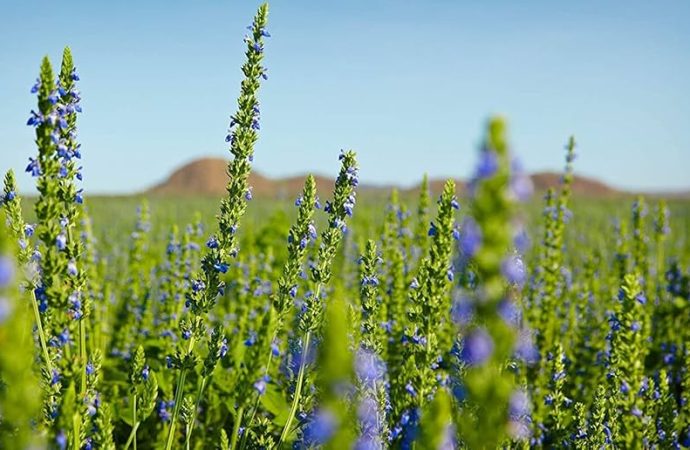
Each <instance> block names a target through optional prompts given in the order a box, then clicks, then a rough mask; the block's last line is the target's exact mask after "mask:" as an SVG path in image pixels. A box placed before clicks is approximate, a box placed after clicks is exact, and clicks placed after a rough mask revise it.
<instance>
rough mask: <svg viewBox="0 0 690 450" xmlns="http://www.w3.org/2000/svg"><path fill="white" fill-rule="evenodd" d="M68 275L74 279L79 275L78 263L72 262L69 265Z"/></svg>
mask: <svg viewBox="0 0 690 450" xmlns="http://www.w3.org/2000/svg"><path fill="white" fill-rule="evenodd" d="M67 273H68V274H69V275H71V276H73V277H76V276H77V273H79V271H78V270H77V263H76V262H74V261H70V262H68V263H67Z"/></svg>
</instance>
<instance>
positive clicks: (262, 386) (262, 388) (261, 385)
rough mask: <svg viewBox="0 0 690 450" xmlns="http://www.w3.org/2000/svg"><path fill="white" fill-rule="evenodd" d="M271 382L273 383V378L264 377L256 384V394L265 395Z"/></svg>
mask: <svg viewBox="0 0 690 450" xmlns="http://www.w3.org/2000/svg"><path fill="white" fill-rule="evenodd" d="M269 381H271V377H269V376H268V375H264V376H263V377H261V378H259V379H258V380H256V381H255V382H254V389H256V392H258V393H259V395H264V393H265V392H266V387H267V383H268V382H269Z"/></svg>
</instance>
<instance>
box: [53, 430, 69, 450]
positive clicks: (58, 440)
mask: <svg viewBox="0 0 690 450" xmlns="http://www.w3.org/2000/svg"><path fill="white" fill-rule="evenodd" d="M55 444H57V446H58V448H59V449H60V450H65V449H66V448H67V435H66V434H65V432H64V431H62V430H61V431H60V432H59V433H58V434H57V436H55Z"/></svg>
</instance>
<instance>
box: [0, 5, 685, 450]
mask: <svg viewBox="0 0 690 450" xmlns="http://www.w3.org/2000/svg"><path fill="white" fill-rule="evenodd" d="M268 38H270V34H269V33H268V31H267V7H266V6H262V7H261V8H260V9H259V11H258V12H257V15H256V17H255V18H254V20H253V22H252V24H251V26H250V27H249V32H248V35H247V36H246V37H245V41H246V44H247V46H246V54H245V61H244V64H243V66H242V72H243V74H244V77H245V78H244V80H243V81H242V84H241V92H240V96H239V99H238V102H237V110H236V111H235V112H234V113H233V115H232V116H231V118H230V126H229V132H228V135H227V137H226V139H225V140H226V142H227V143H228V146H229V151H230V153H231V155H232V158H231V161H230V162H229V163H228V168H227V172H228V184H227V193H226V195H225V196H224V197H223V198H221V199H218V201H216V200H212V199H200V200H196V199H165V198H156V197H154V198H152V199H151V200H150V203H148V202H147V201H146V200H143V199H135V198H121V199H115V198H113V199H104V198H95V199H89V198H88V197H85V195H84V194H83V192H82V190H81V189H80V187H79V182H80V180H81V179H82V174H81V167H80V160H81V159H82V154H81V151H80V146H79V143H78V142H79V141H78V137H77V122H78V118H79V115H80V113H81V108H80V106H79V102H80V94H79V91H78V89H77V84H78V82H79V76H78V74H77V72H76V70H75V65H74V63H73V60H72V55H71V52H70V50H69V49H65V52H64V55H63V60H62V64H61V67H60V70H59V72H58V73H56V72H54V71H53V68H52V67H51V63H50V61H48V59H47V58H46V59H44V60H43V62H42V64H41V66H40V74H39V78H38V79H37V80H36V83H35V85H34V86H33V88H32V89H31V92H32V93H34V94H35V95H36V97H37V106H36V108H35V109H34V110H33V111H31V113H30V118H29V120H28V123H27V125H29V126H31V127H33V128H34V129H35V134H36V146H37V153H36V154H35V155H33V156H32V157H30V158H29V164H28V166H27V167H26V171H27V172H29V173H30V174H31V175H32V176H33V177H34V180H35V182H36V187H37V189H38V196H37V197H36V198H31V199H28V198H20V196H19V194H18V190H19V189H20V187H18V186H17V185H16V181H15V178H14V174H13V173H12V172H11V171H10V172H8V173H7V175H6V176H5V180H4V190H3V192H2V193H0V199H1V203H0V380H1V383H0V447H1V448H29V447H31V448H42V447H47V448H58V449H65V448H70V449H82V448H84V449H97V448H105V449H113V448H137V447H139V448H165V449H171V448H187V449H189V448H197V449H202V448H204V449H205V448H221V449H275V448H332V449H347V448H355V449H383V448H401V449H408V448H414V449H419V450H422V449H452V448H470V449H481V448H487V449H491V448H530V447H534V448H582V449H594V448H596V449H599V448H626V449H627V448H633V449H634V448H659V449H666V448H680V447H682V446H685V447H690V407H689V406H688V405H687V402H688V399H689V398H690V329H689V328H688V327H687V323H688V319H690V303H689V302H690V274H689V272H688V267H689V266H690V205H688V204H687V203H685V202H682V201H676V202H673V203H670V204H668V205H667V204H666V203H665V202H664V201H662V200H658V199H649V200H647V201H646V200H645V199H643V198H633V197H621V198H618V199H614V200H606V201H604V200H599V201H597V200H585V199H581V198H577V197H575V198H572V195H571V184H572V180H573V165H574V164H575V163H576V161H575V159H576V158H575V156H576V153H575V151H576V144H575V140H574V139H573V138H570V139H569V140H567V144H566V148H565V151H564V161H565V169H564V172H563V178H562V182H561V184H560V187H559V188H558V189H554V190H549V191H548V192H547V193H546V195H545V196H543V198H542V196H541V195H533V194H534V193H533V192H532V191H533V188H532V185H531V182H530V178H529V177H528V176H527V174H526V173H525V172H523V171H522V170H521V168H520V164H519V162H518V159H517V155H513V154H511V152H510V146H509V143H508V140H507V139H508V138H507V126H506V122H505V121H504V120H503V119H502V118H492V119H490V120H489V121H488V123H487V127H486V130H484V131H483V140H482V142H483V145H482V146H481V149H480V150H479V152H478V154H477V158H476V159H477V164H476V170H475V172H474V176H473V178H472V180H471V182H470V183H469V184H468V186H467V189H466V190H464V191H463V192H462V195H460V193H458V194H457V195H456V192H455V189H456V187H455V183H454V182H452V181H449V182H448V183H446V184H445V187H444V188H443V191H442V192H437V193H431V192H430V190H429V188H428V186H427V184H426V182H425V183H423V185H422V188H421V189H420V190H419V193H418V195H415V196H414V197H411V196H409V195H399V194H398V193H397V192H395V191H393V192H391V193H390V197H389V199H388V200H387V201H386V203H385V204H381V202H380V200H375V199H368V198H365V197H363V196H362V197H361V198H359V199H358V197H357V189H358V182H359V181H358V164H357V159H356V154H355V152H353V151H341V152H340V153H338V152H337V151H336V152H334V158H336V157H338V158H339V161H340V165H341V168H340V171H339V173H338V174H337V178H336V181H335V184H334V186H333V190H332V192H318V193H317V192H316V187H315V181H314V178H313V177H311V176H309V177H307V178H306V179H305V180H304V188H303V191H302V193H301V194H300V195H299V196H298V197H297V198H296V199H294V202H290V204H276V202H269V201H267V200H261V199H256V200H253V199H252V197H253V195H252V188H251V186H249V185H248V181H247V180H248V176H249V173H250V171H251V168H252V160H253V155H254V144H255V142H256V141H257V139H258V138H259V133H260V114H259V102H258V96H259V90H260V86H261V84H262V83H263V82H264V80H265V79H266V78H267V77H266V70H265V68H264V67H263V65H262V59H263V54H264V45H265V43H266V44H267V43H268V42H269V41H268ZM221 138H222V137H221ZM27 156H29V155H27ZM84 158H88V152H85V154H84ZM22 169H23V168H22ZM86 175H88V174H86ZM540 194H541V193H540ZM357 200H359V202H358V201H357ZM194 211H198V213H194Z"/></svg>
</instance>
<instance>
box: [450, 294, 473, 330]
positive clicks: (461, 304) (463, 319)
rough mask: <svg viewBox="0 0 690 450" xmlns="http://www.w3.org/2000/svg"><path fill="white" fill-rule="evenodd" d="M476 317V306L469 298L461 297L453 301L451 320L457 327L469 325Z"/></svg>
mask: <svg viewBox="0 0 690 450" xmlns="http://www.w3.org/2000/svg"><path fill="white" fill-rule="evenodd" d="M472 317H474V306H473V305H472V302H471V301H470V299H469V298H467V297H465V296H464V295H463V296H460V297H459V298H456V299H455V300H454V301H453V306H451V308H450V318H451V319H452V320H453V323H455V324H456V325H467V324H469V323H470V321H471V320H472Z"/></svg>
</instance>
